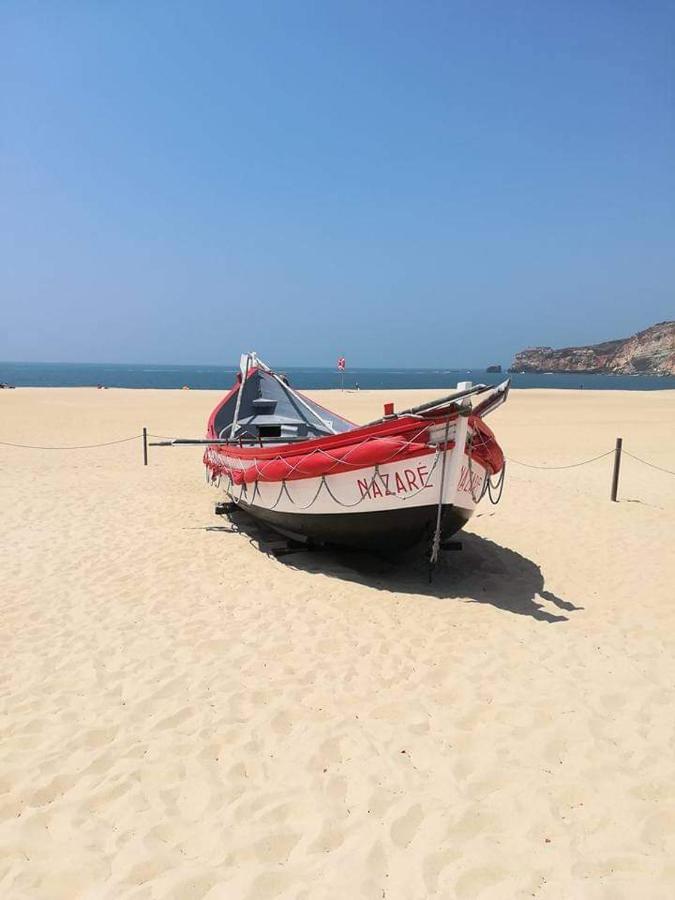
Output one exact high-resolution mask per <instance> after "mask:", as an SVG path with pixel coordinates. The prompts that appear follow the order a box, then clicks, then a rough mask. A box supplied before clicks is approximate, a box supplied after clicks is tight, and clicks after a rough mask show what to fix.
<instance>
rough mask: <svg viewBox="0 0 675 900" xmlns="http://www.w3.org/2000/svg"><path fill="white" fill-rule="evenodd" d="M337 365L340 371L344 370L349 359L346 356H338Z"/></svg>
mask: <svg viewBox="0 0 675 900" xmlns="http://www.w3.org/2000/svg"><path fill="white" fill-rule="evenodd" d="M337 367H338V372H344V370H345V369H346V368H347V360H346V359H345V358H344V356H339V357H338V363H337Z"/></svg>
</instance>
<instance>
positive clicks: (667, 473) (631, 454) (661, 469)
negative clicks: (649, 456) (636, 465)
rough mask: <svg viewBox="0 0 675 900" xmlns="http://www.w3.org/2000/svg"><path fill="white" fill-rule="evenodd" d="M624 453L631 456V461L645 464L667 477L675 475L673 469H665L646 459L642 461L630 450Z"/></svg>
mask: <svg viewBox="0 0 675 900" xmlns="http://www.w3.org/2000/svg"><path fill="white" fill-rule="evenodd" d="M623 452H624V453H625V454H626V456H630V458H631V459H635V460H637V461H638V462H641V463H643V465H645V466H649V468H650V469H656V470H657V471H659V472H665V473H666V475H675V471H673V470H672V469H664V468H663V466H657V465H656V464H655V463H650V462H647V460H646V459H640V457H639V456H635V454H634V453H631V452H630V451H628V450H624V451H623Z"/></svg>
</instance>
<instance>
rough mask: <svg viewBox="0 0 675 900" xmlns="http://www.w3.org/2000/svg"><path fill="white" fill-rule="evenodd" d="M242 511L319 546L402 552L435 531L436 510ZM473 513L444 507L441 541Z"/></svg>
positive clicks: (450, 506) (246, 507) (247, 507)
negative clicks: (331, 545)
mask: <svg viewBox="0 0 675 900" xmlns="http://www.w3.org/2000/svg"><path fill="white" fill-rule="evenodd" d="M239 506H240V507H241V509H244V510H246V512H247V513H249V515H251V516H253V517H254V518H256V519H259V520H260V521H261V522H264V523H265V524H267V525H269V526H271V527H272V528H274V529H276V530H277V531H280V532H281V533H282V534H285V535H290V536H297V537H300V538H302V539H304V540H309V541H310V542H315V543H318V544H334V545H336V546H342V547H354V548H363V549H373V550H381V549H390V550H391V549H402V548H405V547H412V546H414V545H415V544H419V543H420V542H421V541H424V540H430V539H431V537H432V535H433V532H434V528H435V527H436V515H437V512H438V507H436V506H413V507H406V508H404V509H392V510H382V511H381V512H358V513H357V512H353V513H347V512H346V513H287V512H279V511H278V510H270V509H264V508H263V507H260V506H248V505H247V504H246V503H240V504H239ZM472 514H473V510H470V509H462V508H461V507H457V506H452V505H444V506H443V515H442V537H443V538H448V537H450V536H451V535H453V534H455V532H457V531H459V530H460V528H463V527H464V525H466V523H467V522H468V521H469V519H470V518H471V516H472Z"/></svg>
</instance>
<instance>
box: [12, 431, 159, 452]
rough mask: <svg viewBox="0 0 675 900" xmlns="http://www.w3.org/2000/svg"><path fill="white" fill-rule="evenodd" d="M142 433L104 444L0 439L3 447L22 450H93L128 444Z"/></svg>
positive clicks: (137, 438)
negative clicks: (49, 444) (55, 444)
mask: <svg viewBox="0 0 675 900" xmlns="http://www.w3.org/2000/svg"><path fill="white" fill-rule="evenodd" d="M142 437H143V435H142V434H134V435H133V436H132V437H128V438H120V439H119V440H117V441H105V442H104V443H102V444H79V445H72V446H68V447H39V446H36V445H34V444H11V443H10V442H9V441H0V446H2V447H20V448H21V449H22V450H93V449H94V448H95V447H111V446H112V445H113V444H126V443H128V442H129V441H137V440H139V439H140V438H142Z"/></svg>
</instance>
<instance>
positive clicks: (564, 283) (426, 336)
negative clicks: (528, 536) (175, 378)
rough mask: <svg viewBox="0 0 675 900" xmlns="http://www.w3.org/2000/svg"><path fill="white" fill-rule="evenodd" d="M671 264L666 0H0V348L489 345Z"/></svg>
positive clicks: (173, 356)
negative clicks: (640, 0) (247, 0)
mask: <svg viewBox="0 0 675 900" xmlns="http://www.w3.org/2000/svg"><path fill="white" fill-rule="evenodd" d="M674 284H675V5H674V4H673V3H672V2H663V3H660V2H657V0H650V2H648V3H637V2H633V0H612V2H605V0H592V2H590V3H589V2H588V0H564V2H556V0H547V2H545V3H542V2H540V0H536V2H535V0H532V2H519V0H512V2H509V3H504V2H502V0H495V2H483V0H471V2H452V0H445V2H414V3H413V2H407V3H401V2H397V0H388V2H386V3H385V2H378V0H373V2H367V3H365V2H350V0H340V2H327V0H324V2H318V3H317V2H311V3H310V2H303V3H297V2H292V0H289V2H284V3H278V2H274V3H273V2H254V3H250V4H249V3H240V2H238V3H227V2H208V0H190V2H172V0H163V2H153V0H144V2H142V3H138V2H126V0H117V2H114V3H113V2H104V0H98V2H97V0H91V2H82V0H77V2H59V0H54V2H50V3H47V2H40V3H34V2H32V0H20V2H11V0H9V2H7V0H6V2H3V3H2V4H0V359H5V360H16V361H62V362H98V361H100V362H130V363H133V362H149V363H175V364H181V363H184V364H192V363H195V364H199V363H220V362H223V363H228V364H229V363H232V362H234V361H236V360H237V359H238V357H239V354H240V352H242V351H244V350H250V349H254V350H257V351H258V353H259V354H260V355H261V356H262V357H263V358H264V359H266V360H267V361H268V362H269V363H270V364H272V365H274V364H282V365H308V366H310V365H311V366H321V365H327V366H332V365H334V364H335V360H336V358H337V356H338V355H345V356H346V357H347V362H348V364H350V363H351V364H352V365H358V366H400V367H405V366H411V367H421V366H429V367H435V366H446V367H461V366H467V367H470V366H476V367H479V366H484V365H488V364H491V363H496V362H500V363H502V364H508V363H509V362H510V360H511V358H512V356H513V354H514V352H515V351H516V350H519V349H522V348H524V347H527V346H534V345H551V346H558V347H559V346H568V345H573V344H583V343H591V342H596V341H601V340H606V339H612V338H616V337H624V336H628V335H629V334H632V333H634V332H635V331H637V330H639V329H642V328H645V327H647V326H649V325H651V324H654V323H655V322H658V321H663V320H664V319H671V318H675V290H674Z"/></svg>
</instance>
